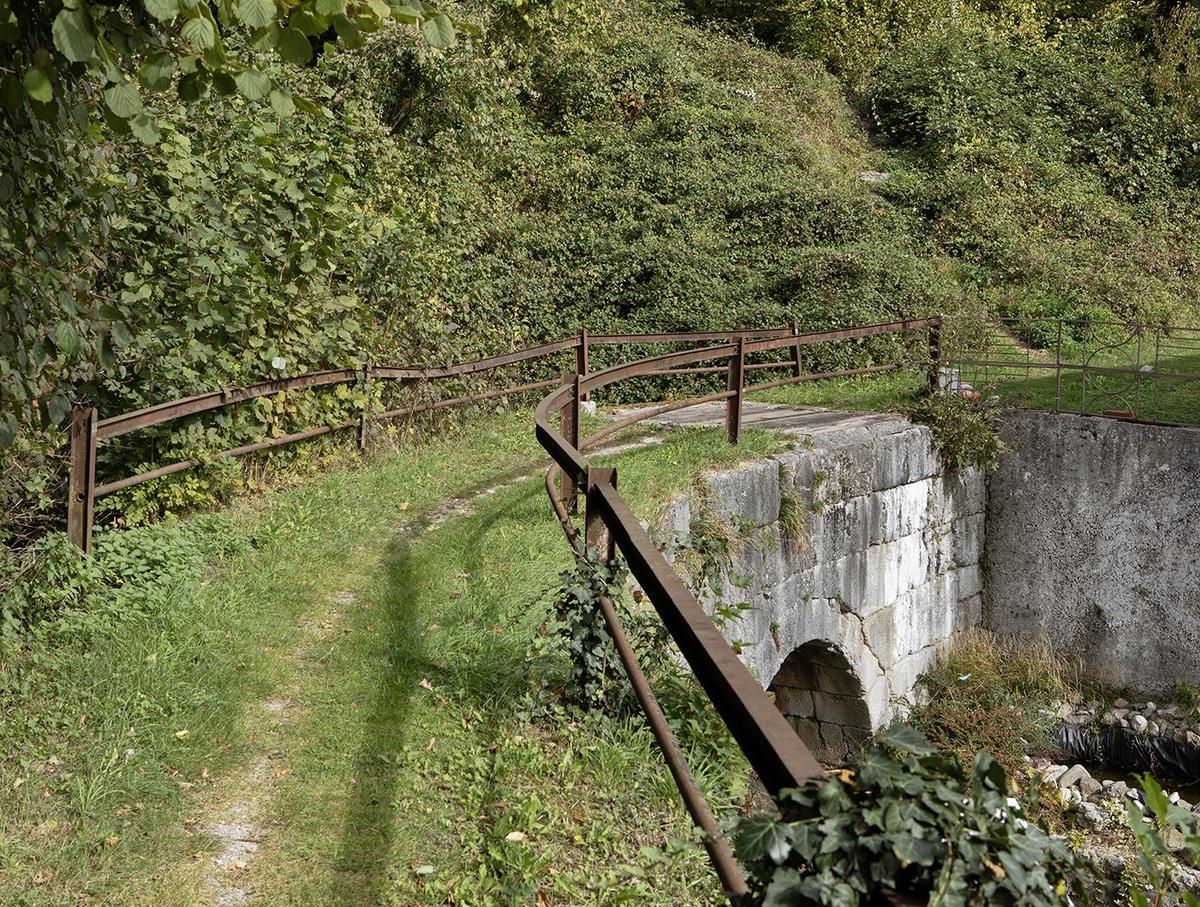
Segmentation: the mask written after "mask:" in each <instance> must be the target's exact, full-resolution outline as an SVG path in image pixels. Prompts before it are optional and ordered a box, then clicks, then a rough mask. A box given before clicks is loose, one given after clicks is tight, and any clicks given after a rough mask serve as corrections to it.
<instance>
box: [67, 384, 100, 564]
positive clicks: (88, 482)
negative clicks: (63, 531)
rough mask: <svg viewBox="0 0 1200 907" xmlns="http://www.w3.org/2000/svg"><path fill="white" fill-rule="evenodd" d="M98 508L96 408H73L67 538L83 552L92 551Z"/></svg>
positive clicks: (68, 482)
mask: <svg viewBox="0 0 1200 907" xmlns="http://www.w3.org/2000/svg"><path fill="white" fill-rule="evenodd" d="M95 507H96V410H95V408H94V407H90V406H76V407H75V408H74V409H73V410H72V411H71V472H70V476H69V478H68V480H67V537H68V538H69V539H70V540H71V543H72V544H73V545H75V547H77V548H79V549H80V550H81V551H84V552H88V551H91V550H92V521H93V518H94V516H95Z"/></svg>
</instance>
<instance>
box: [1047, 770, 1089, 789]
mask: <svg viewBox="0 0 1200 907" xmlns="http://www.w3.org/2000/svg"><path fill="white" fill-rule="evenodd" d="M1084 778H1087V779H1088V780H1089V781H1091V780H1094V779H1093V778H1092V776H1091V774H1090V773H1089V772H1088V770H1087V769H1086V768H1084V767H1083V766H1082V765H1072V766H1071V767H1070V768H1069V769H1067V770H1066V771H1065V772H1063V773H1062V774H1061V775H1059V776H1058V781H1057V782H1056V783H1057V784H1058V786H1059V787H1074V786H1075V785H1077V784H1079V782H1080V781H1082V780H1083V779H1084Z"/></svg>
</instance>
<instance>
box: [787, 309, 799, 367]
mask: <svg viewBox="0 0 1200 907" xmlns="http://www.w3.org/2000/svg"><path fill="white" fill-rule="evenodd" d="M788 327H789V328H791V331H792V336H793V337H799V336H800V329H799V328H797V327H796V322H794V321H792V322H790V323H789V324H788ZM792 355H793V356H794V357H795V361H794V362H793V363H792V377H793V378H799V377H800V341H799V340H797V341H796V342H795V343H794V344H793V345H792Z"/></svg>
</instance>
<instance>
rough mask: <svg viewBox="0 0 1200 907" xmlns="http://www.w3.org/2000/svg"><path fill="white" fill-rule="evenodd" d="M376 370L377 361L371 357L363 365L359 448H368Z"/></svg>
mask: <svg viewBox="0 0 1200 907" xmlns="http://www.w3.org/2000/svg"><path fill="white" fill-rule="evenodd" d="M374 372H375V363H373V362H372V361H371V360H370V359H368V360H367V361H366V363H365V364H364V365H363V378H362V387H363V403H362V412H361V413H360V414H359V417H358V449H359V450H366V449H367V422H369V421H370V413H371V378H372V376H373V375H374Z"/></svg>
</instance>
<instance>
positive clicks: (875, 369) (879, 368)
mask: <svg viewBox="0 0 1200 907" xmlns="http://www.w3.org/2000/svg"><path fill="white" fill-rule="evenodd" d="M903 368H904V366H902V365H898V364H896V363H892V364H890V365H866V366H863V367H862V368H847V369H842V370H841V371H837V372H814V373H812V374H808V375H800V376H799V377H798V378H780V379H779V380H778V381H764V382H762V383H761V384H750V385H747V386H746V393H747V394H748V393H750V392H751V391H766V390H770V389H771V388H773V387H783V386H784V385H787V384H799V383H801V382H802V381H818V380H820V379H822V378H848V377H850V376H852V375H877V374H879V373H880V372H898V371H900V370H901V369H903Z"/></svg>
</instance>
